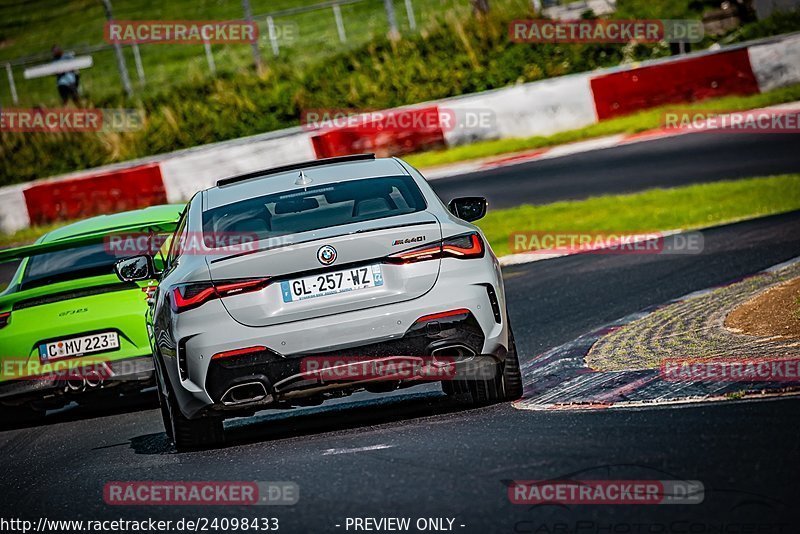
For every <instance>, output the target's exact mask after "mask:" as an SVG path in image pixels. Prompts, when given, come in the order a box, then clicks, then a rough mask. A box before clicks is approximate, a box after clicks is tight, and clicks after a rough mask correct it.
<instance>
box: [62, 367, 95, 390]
mask: <svg viewBox="0 0 800 534" xmlns="http://www.w3.org/2000/svg"><path fill="white" fill-rule="evenodd" d="M103 381H104V378H103V377H102V376H100V373H98V372H97V371H91V372H89V373H86V375H85V376H70V377H68V378H67V379H66V381H65V389H66V390H67V391H69V392H74V393H77V392H80V391H86V390H87V389H95V388H98V387H100V386H102V385H103Z"/></svg>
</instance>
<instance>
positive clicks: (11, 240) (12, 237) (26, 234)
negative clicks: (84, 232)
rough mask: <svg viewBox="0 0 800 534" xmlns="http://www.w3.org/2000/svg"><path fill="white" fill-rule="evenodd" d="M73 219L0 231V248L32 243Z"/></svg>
mask: <svg viewBox="0 0 800 534" xmlns="http://www.w3.org/2000/svg"><path fill="white" fill-rule="evenodd" d="M72 222H74V221H61V222H56V223H53V224H48V225H44V226H31V227H30V228H24V229H22V230H19V231H18V232H15V233H13V234H3V233H0V248H11V247H18V246H21V245H29V244H30V243H33V242H34V241H36V240H37V239H39V238H40V237H41V236H43V235H44V234H46V233H47V232H52V231H53V230H55V229H56V228H61V227H62V226H66V225H68V224H70V223H72Z"/></svg>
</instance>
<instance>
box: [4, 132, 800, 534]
mask: <svg viewBox="0 0 800 534" xmlns="http://www.w3.org/2000/svg"><path fill="white" fill-rule="evenodd" d="M687 137H688V136H687ZM692 137H694V138H695V139H698V138H700V139H703V140H704V143H705V146H703V144H701V146H700V147H687V146H682V145H680V143H683V142H684V141H683V139H680V138H679V139H665V140H661V141H653V142H648V143H640V144H637V145H632V146H629V147H621V148H618V149H609V150H604V151H598V152H594V153H589V154H581V155H577V156H573V157H569V158H562V159H560V160H550V161H544V162H538V163H532V164H525V165H520V166H515V167H510V168H507V169H502V170H498V171H492V172H490V173H486V174H485V175H484V176H483V177H482V178H478V177H477V176H475V175H472V176H468V177H465V178H464V179H443V180H440V181H437V182H435V184H434V185H435V186H436V187H437V189H438V190H439V193H440V194H441V195H442V197H443V198H444V200H448V199H449V197H450V196H455V195H456V194H466V193H482V194H486V195H487V196H489V197H490V198H491V199H493V202H494V204H493V205H495V206H498V205H499V206H507V205H510V204H509V202H510V201H511V199H512V197H514V198H516V199H517V201H518V202H519V201H521V200H524V201H531V202H536V203H540V202H549V201H552V200H556V199H562V198H580V197H583V196H589V195H595V194H598V193H600V192H617V191H631V190H637V189H644V188H649V187H653V186H670V185H680V184H683V183H690V182H695V181H710V180H717V179H722V178H734V177H743V176H754V175H767V174H774V173H781V172H790V171H795V172H797V171H800V156H798V154H797V150H796V145H794V146H792V144H791V143H793V142H795V141H794V140H793V138H791V136H783V137H781V136H777V137H774V138H771V137H772V136H757V138H750V136H745V135H740V134H736V135H728V136H715V135H713V134H708V135H707V136H706V134H703V135H702V136H700V135H697V136H692ZM722 137H726V138H725V139H721V138H722ZM748 138H750V142H751V143H752V144H750V145H748ZM701 143H703V141H701ZM648 145H649V150H650V153H649V155H648V152H647V150H648ZM746 146H748V147H749V148H747V149H745V147H746ZM713 147H716V150H717V151H718V152H715V151H714V150H712V148H713ZM689 148H691V149H692V150H689ZM761 152H763V155H762V154H761ZM670 153H672V156H671V157H670ZM677 154H681V156H680V157H679V156H678V155H677ZM591 158H595V161H594V162H592V161H591ZM737 158H738V159H737ZM614 161H616V163H614ZM648 161H649V162H650V163H647V162H648ZM615 165H616V167H615ZM559 169H560V170H559ZM551 173H552V174H551ZM545 175H547V178H544V176H545ZM481 181H483V188H481V186H480V182H481ZM512 184H515V185H513V188H512ZM514 188H516V190H515V189H514ZM703 233H704V240H705V249H704V251H703V253H702V254H700V255H684V256H678V255H624V256H610V255H579V256H571V257H564V258H559V259H555V260H549V261H541V262H536V263H530V264H525V265H518V266H514V267H509V268H506V269H505V271H504V272H505V279H506V295H507V298H508V306H509V312H510V315H511V320H512V324H513V328H514V332H515V335H516V339H517V343H518V345H519V348H520V351H521V359H522V360H523V361H524V360H526V359H528V358H530V357H532V356H534V355H536V354H539V353H541V352H543V351H544V350H546V349H548V348H550V347H553V346H557V345H560V344H562V343H566V342H568V341H570V340H572V339H574V338H575V337H577V336H579V335H580V334H582V333H584V332H586V331H589V330H591V329H593V328H597V327H599V326H602V325H603V324H605V323H607V322H609V321H611V320H614V319H616V318H619V317H621V316H623V315H626V314H628V313H632V312H635V311H637V310H640V309H642V308H644V307H647V306H650V305H654V304H658V303H661V302H664V301H666V300H669V299H672V298H676V297H679V296H681V295H684V294H687V293H689V292H692V291H695V290H700V289H704V288H707V287H710V286H713V285H716V284H722V283H726V282H730V281H732V280H734V279H737V278H739V277H742V276H745V275H748V274H751V273H754V272H757V271H759V270H761V269H764V268H766V267H769V266H772V265H774V264H777V263H780V262H783V261H786V260H789V259H791V258H794V257H796V256H798V255H800V212H794V213H789V214H784V215H777V216H772V217H767V218H763V219H759V220H754V221H748V222H742V223H737V224H734V225H729V226H724V227H720V228H715V229H710V230H706V231H704V232H703ZM226 427H227V430H228V432H227V434H228V437H229V443H228V445H227V446H226V447H225V448H222V449H218V450H211V451H204V452H193V453H185V454H177V453H175V452H174V451H173V450H172V448H171V446H170V445H169V444H168V441H167V438H166V436H165V435H164V433H163V428H162V425H161V420H160V416H159V412H158V409H157V406H156V404H155V401H154V399H147V398H145V399H133V400H131V401H128V402H126V403H119V404H118V405H108V406H103V407H102V408H101V407H98V408H91V409H89V408H78V409H72V410H66V411H63V412H61V413H57V414H52V415H50V416H48V421H47V422H46V424H44V425H42V426H37V427H27V428H13V429H5V430H3V431H1V432H0V455H2V463H0V467H2V471H3V472H2V476H3V481H4V487H5V488H7V490H6V494H5V495H3V496H2V498H3V507H4V508H7V509H9V510H13V511H14V515H15V516H17V517H23V518H29V519H33V520H37V519H38V518H39V517H46V518H48V519H86V520H88V519H115V518H128V519H134V518H135V519H145V518H154V519H165V520H166V519H172V520H177V519H180V518H198V517H214V516H226V517H238V518H242V517H248V518H255V517H275V518H278V519H279V521H280V530H281V531H284V532H354V530H353V529H352V527H351V528H350V529H349V530H347V528H346V524H347V523H346V522H347V518H348V517H349V518H354V517H362V518H363V517H410V518H411V519H412V523H413V522H414V521H416V520H417V518H449V519H452V520H453V523H452V531H455V532H469V533H472V532H475V533H484V532H526V533H527V532H537V533H545V532H554V533H555V532H581V533H587V534H588V533H598V534H599V533H604V534H607V533H616V532H643V533H644V532H687V533H688V532H692V533H705V532H708V533H711V532H726V533H727V532H731V533H733V532H737V533H738V532H787V533H793V532H797V531H798V530H797V528H798V527H797V525H800V509H798V507H797V506H796V499H797V496H798V495H800V490H798V484H800V476H798V475H800V463H798V462H797V457H798V453H800V439H799V438H800V399H798V398H782V399H778V400H768V401H731V402H723V403H715V404H707V405H688V406H681V407H676V406H671V407H670V406H665V407H653V408H648V409H636V410H600V411H597V410H583V411H523V410H517V409H515V408H514V407H512V406H511V405H509V404H502V405H496V406H491V407H487V408H479V409H468V408H464V407H463V406H461V405H459V404H458V403H456V402H454V401H450V400H448V399H446V398H445V397H444V396H443V395H442V394H441V393H440V392H439V391H438V387H435V386H433V385H427V386H421V387H417V388H412V389H409V390H404V391H403V392H401V393H395V394H393V395H390V396H382V397H377V396H372V395H368V394H357V395H354V396H353V397H350V398H349V399H344V400H342V401H338V402H336V403H333V404H326V405H324V406H321V407H317V408H304V409H297V410H294V411H292V412H286V411H266V412H261V413H260V414H258V415H257V416H256V417H254V418H250V419H236V420H232V421H229V422H227V423H226ZM581 476H583V477H584V478H593V479H606V480H621V479H625V480H641V479H664V480H666V479H686V480H696V481H700V482H701V483H702V484H703V486H704V488H705V494H704V500H703V502H702V503H700V504H674V505H540V506H529V505H518V504H512V503H511V502H510V501H509V498H508V494H507V485H506V484H507V483H508V481H511V480H542V479H550V478H581ZM135 480H258V481H293V482H296V483H297V484H298V485H299V488H300V500H299V503H298V504H296V505H294V506H283V507H280V506H275V507H270V506H264V507H242V508H220V507H216V508H206V509H203V508H197V507H194V508H193V507H142V506H138V507H124V506H108V505H106V504H105V502H104V501H103V487H104V485H105V484H106V483H107V482H109V481H135ZM23 510H24V511H23ZM7 515H8V514H7ZM444 525H449V523H448V522H447V521H445V522H444ZM748 528H749V529H750V530H747V529H748ZM412 531H415V530H412Z"/></svg>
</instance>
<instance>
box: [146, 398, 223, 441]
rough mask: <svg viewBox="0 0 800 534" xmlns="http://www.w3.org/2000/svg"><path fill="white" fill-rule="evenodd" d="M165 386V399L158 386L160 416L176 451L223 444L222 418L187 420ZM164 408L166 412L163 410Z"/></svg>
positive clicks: (209, 417) (210, 417) (211, 417)
mask: <svg viewBox="0 0 800 534" xmlns="http://www.w3.org/2000/svg"><path fill="white" fill-rule="evenodd" d="M166 386H167V388H166V389H167V396H166V398H164V395H163V393H162V392H161V387H160V384H159V388H158V394H159V400H160V401H162V404H161V416H162V418H163V419H164V427H165V429H166V432H167V436H169V437H170V438H171V439H172V442H173V443H174V444H175V448H176V449H178V450H179V451H188V450H194V449H207V448H213V447H218V446H220V445H222V444H223V443H225V428H224V426H223V424H222V421H223V418H222V417H216V416H208V417H202V418H199V419H189V418H187V417H186V416H184V415H183V413H182V412H181V410H180V408H179V407H178V402H177V399H176V398H175V394H174V393H173V392H172V389H171V388H170V386H169V384H166ZM165 406H166V410H165V409H164V407H165Z"/></svg>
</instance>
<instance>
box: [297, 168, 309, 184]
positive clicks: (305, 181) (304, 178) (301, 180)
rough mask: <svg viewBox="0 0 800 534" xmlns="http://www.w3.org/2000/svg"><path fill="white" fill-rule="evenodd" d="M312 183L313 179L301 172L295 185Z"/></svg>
mask: <svg viewBox="0 0 800 534" xmlns="http://www.w3.org/2000/svg"><path fill="white" fill-rule="evenodd" d="M311 181H312V180H311V178H309V177H308V176H306V173H304V172H303V171H300V176H298V177H297V181H296V182H295V185H308V184H310V183H311Z"/></svg>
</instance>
